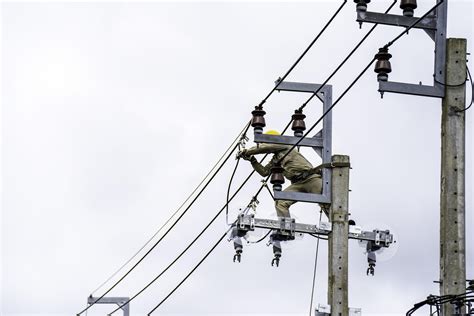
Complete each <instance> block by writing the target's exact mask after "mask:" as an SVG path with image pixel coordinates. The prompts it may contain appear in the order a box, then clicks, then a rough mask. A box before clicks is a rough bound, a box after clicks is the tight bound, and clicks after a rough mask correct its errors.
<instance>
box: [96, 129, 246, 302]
mask: <svg viewBox="0 0 474 316" xmlns="http://www.w3.org/2000/svg"><path fill="white" fill-rule="evenodd" d="M247 129H248V124H247V125H245V126H244V128H243V129H242V130H241V131H240V132H239V135H238V136H237V137H236V139H234V141H232V143H231V144H230V145H229V147H227V149H226V150H225V151H224V153H223V154H222V156H221V157H220V158H219V159H218V160H217V162H216V163H215V164H214V166H213V167H212V168H211V169H210V170H209V172H208V173H207V174H206V176H205V177H204V178H203V179H202V180H201V182H200V183H199V184H198V185H197V186H196V188H194V190H193V191H192V192H191V194H189V196H188V197H187V198H186V200H184V202H183V203H182V204H181V205H180V206H179V207H178V208H177V209H176V211H175V212H174V213H173V214H171V216H170V217H169V218H168V219H167V220H166V222H165V223H164V224H163V225H161V227H160V228H159V229H158V230H157V231H156V232H155V233H154V234H153V235H152V236H151V237H150V238H149V239H148V240H147V241H146V242H145V244H143V246H142V247H140V249H138V250H137V251H136V252H135V253H134V254H133V255H132V257H130V258H129V259H128V260H127V261H126V262H125V263H124V264H122V265H121V266H120V268H118V269H117V270H116V271H115V272H114V273H112V274H111V275H110V276H109V277H108V278H107V279H106V280H105V281H104V282H102V283H101V284H100V285H99V286H98V287H97V288H96V289H95V290H93V291H92V292H91V295H93V294H94V293H95V292H97V290H99V289H100V288H102V287H103V286H104V285H105V284H107V283H108V282H109V281H110V280H111V279H112V278H113V277H115V276H116V275H117V274H118V273H119V272H120V271H121V270H122V269H123V268H124V267H125V266H127V265H128V264H129V263H130V262H131V261H132V260H133V259H135V257H136V256H138V254H139V253H140V252H142V250H143V249H145V247H146V246H147V245H148V244H150V242H151V241H152V240H153V239H155V237H156V236H157V235H158V234H159V233H160V232H161V231H162V230H163V228H164V227H165V226H166V225H168V223H169V222H170V221H171V219H173V217H174V216H175V215H176V214H177V213H178V212H179V211H180V210H181V209H182V208H183V206H184V205H186V203H187V202H188V201H189V200H190V199H191V197H192V196H193V195H194V193H196V191H197V190H198V189H199V188H200V187H201V185H202V184H203V183H204V181H205V180H206V179H207V178H208V177H209V175H210V174H211V173H212V171H213V170H214V169H216V167H217V166H218V165H219V162H220V161H221V160H222V159H223V158H224V157H225V155H226V154H227V152H228V151H229V150H230V149H231V148H232V147H233V145H234V143H235V142H236V141H238V140H239V138H240V137H241V135H242V134H243V133H244V131H246V130H247Z"/></svg>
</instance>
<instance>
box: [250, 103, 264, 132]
mask: <svg viewBox="0 0 474 316" xmlns="http://www.w3.org/2000/svg"><path fill="white" fill-rule="evenodd" d="M265 114H266V112H265V111H264V110H263V108H262V106H261V105H257V106H256V107H255V110H253V111H252V122H251V125H252V127H253V131H254V133H255V134H262V133H263V128H264V127H265V118H264V115H265Z"/></svg>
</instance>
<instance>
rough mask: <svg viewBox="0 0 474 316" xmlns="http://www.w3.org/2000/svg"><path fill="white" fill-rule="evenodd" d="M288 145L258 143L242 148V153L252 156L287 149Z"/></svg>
mask: <svg viewBox="0 0 474 316" xmlns="http://www.w3.org/2000/svg"><path fill="white" fill-rule="evenodd" d="M287 149H288V145H280V144H260V145H259V146H253V147H251V148H249V149H246V150H244V155H246V156H253V155H258V154H275V153H277V152H279V151H283V150H287Z"/></svg>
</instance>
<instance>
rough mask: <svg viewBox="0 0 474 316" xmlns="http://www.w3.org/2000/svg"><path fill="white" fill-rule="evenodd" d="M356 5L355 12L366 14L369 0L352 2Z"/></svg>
mask: <svg viewBox="0 0 474 316" xmlns="http://www.w3.org/2000/svg"><path fill="white" fill-rule="evenodd" d="M354 2H355V3H356V4H357V5H356V11H357V12H366V11H367V4H368V3H370V0H354Z"/></svg>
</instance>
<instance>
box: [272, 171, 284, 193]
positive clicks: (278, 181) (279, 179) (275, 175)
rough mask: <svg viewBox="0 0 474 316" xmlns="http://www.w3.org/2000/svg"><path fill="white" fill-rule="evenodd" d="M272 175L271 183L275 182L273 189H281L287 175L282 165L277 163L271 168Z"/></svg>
mask: <svg viewBox="0 0 474 316" xmlns="http://www.w3.org/2000/svg"><path fill="white" fill-rule="evenodd" d="M271 172H272V176H271V178H270V183H271V184H273V190H275V191H281V189H282V184H283V183H285V177H284V176H283V168H282V167H281V165H275V166H273V167H272V169H271Z"/></svg>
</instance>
